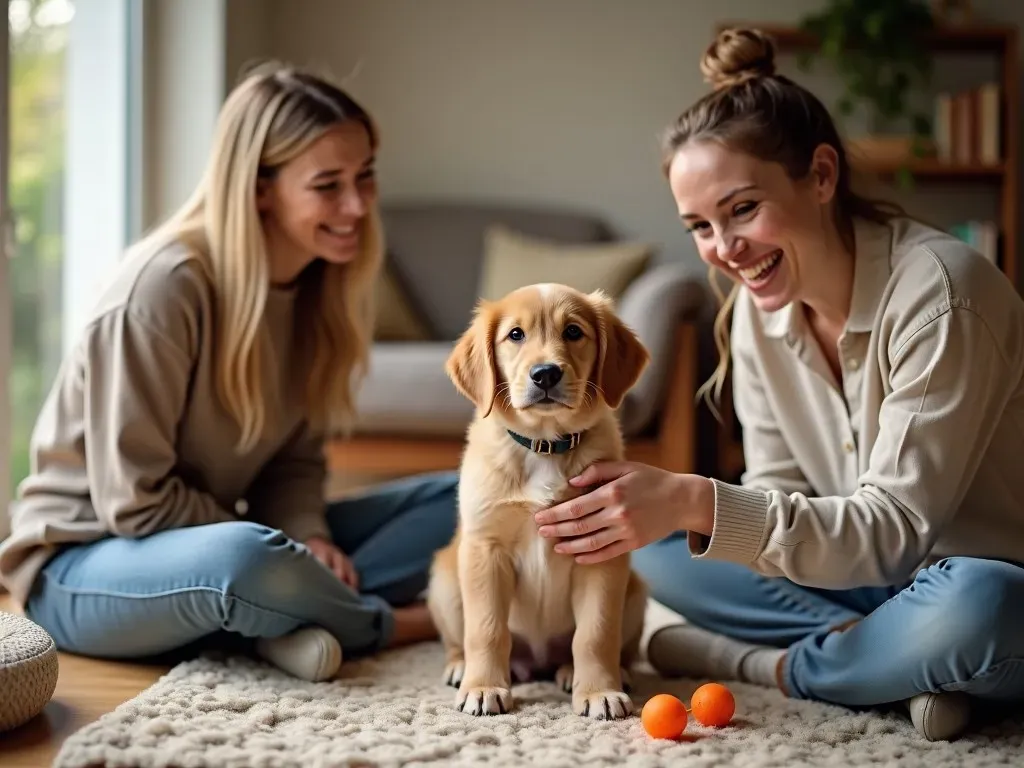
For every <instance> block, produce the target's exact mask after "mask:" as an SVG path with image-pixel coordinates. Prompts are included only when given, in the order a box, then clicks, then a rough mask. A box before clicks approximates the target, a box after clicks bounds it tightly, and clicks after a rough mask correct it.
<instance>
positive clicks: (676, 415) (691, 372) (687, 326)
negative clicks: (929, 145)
mask: <svg viewBox="0 0 1024 768" xmlns="http://www.w3.org/2000/svg"><path fill="white" fill-rule="evenodd" d="M697 340H698V337H697V326H696V324H695V323H693V322H683V323H680V325H679V326H678V328H677V329H676V338H675V344H674V345H673V349H674V350H675V352H674V354H673V357H672V368H671V373H670V375H669V379H668V388H667V391H666V393H665V405H664V407H663V409H662V414H661V420H660V424H659V427H658V438H657V440H658V465H659V466H660V467H661V468H662V469H667V470H668V471H670V472H683V473H689V472H694V471H696V468H697V461H696V455H697V445H696V443H697V427H696V424H697V404H696V401H695V400H696V396H697V366H698V350H697Z"/></svg>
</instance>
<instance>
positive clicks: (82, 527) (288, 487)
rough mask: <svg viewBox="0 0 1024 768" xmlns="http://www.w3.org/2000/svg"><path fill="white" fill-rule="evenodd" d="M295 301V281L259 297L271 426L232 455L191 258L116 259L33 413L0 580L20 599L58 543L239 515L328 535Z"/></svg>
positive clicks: (208, 316) (202, 288)
mask: <svg viewBox="0 0 1024 768" xmlns="http://www.w3.org/2000/svg"><path fill="white" fill-rule="evenodd" d="M294 300H295V296H294V291H293V290H280V289H275V290H272V291H271V294H270V296H269V298H268V303H267V310H266V322H267V326H268V327H269V328H270V331H271V333H270V339H271V341H270V345H269V346H270V347H271V349H270V350H269V351H270V354H267V355H265V356H264V358H263V359H264V365H265V373H264V375H263V383H264V386H265V392H266V396H267V398H268V399H267V402H268V409H267V413H268V417H269V425H268V430H267V432H266V434H264V435H263V437H262V439H261V440H260V442H259V443H258V444H257V445H256V447H255V448H254V449H252V450H251V451H248V452H246V453H244V454H239V453H237V452H236V451H235V444H236V443H237V440H238V436H239V430H238V428H237V427H236V426H235V424H234V422H233V421H232V419H231V417H230V416H229V414H228V413H227V412H226V411H225V410H224V409H222V408H221V406H220V403H219V401H218V399H217V397H216V392H215V388H214V382H215V380H216V379H215V377H216V369H215V366H214V362H215V360H214V349H213V342H214V336H213V308H214V304H213V296H212V287H211V286H210V284H209V283H208V281H207V279H206V278H205V276H204V273H203V271H202V269H201V267H200V264H199V262H198V261H197V260H196V258H194V257H193V256H191V255H190V254H189V253H187V252H186V251H185V250H184V249H182V248H168V249H165V250H163V251H161V252H159V253H157V254H155V255H151V256H137V257H133V258H129V259H125V261H124V262H122V264H121V265H120V266H119V270H118V273H117V275H116V276H115V279H114V280H113V282H112V284H111V286H110V287H109V288H108V289H107V290H106V291H105V293H104V294H103V295H102V296H100V297H99V301H98V303H97V305H96V308H95V310H94V312H93V314H92V316H91V318H90V319H89V321H88V323H87V325H86V327H85V329H84V331H83V333H82V334H81V336H80V338H79V339H78V341H77V343H76V344H75V346H74V347H73V349H72V350H71V352H70V354H69V355H68V357H67V358H66V360H65V361H64V364H63V366H62V367H61V369H60V371H59V373H58V375H57V379H56V381H55V383H54V385H53V389H52V391H51V393H50V395H49V397H48V399H47V400H46V402H45V404H44V405H43V408H42V411H41V413H40V415H39V419H38V422H37V424H36V428H35V432H34V434H33V439H32V459H33V467H32V473H31V475H30V476H29V477H28V478H27V479H26V480H25V481H24V482H23V483H22V485H21V487H20V489H19V494H18V495H19V498H18V500H16V502H15V503H14V504H12V508H11V522H12V533H11V535H10V537H9V538H8V539H7V540H6V541H4V542H3V544H2V545H0V582H2V583H3V584H4V586H6V587H7V589H8V590H9V591H10V592H11V594H12V596H13V597H14V598H15V599H16V600H17V601H18V602H19V603H22V604H23V603H24V601H25V600H26V598H27V596H28V594H29V591H30V589H31V587H32V584H33V581H34V579H35V578H36V576H37V574H38V572H39V570H40V568H41V567H42V566H43V565H44V563H45V562H46V561H47V560H48V559H49V558H50V557H51V556H52V555H53V554H54V553H55V552H56V551H57V549H58V547H60V546H61V545H65V544H74V543H80V542H88V541H95V540H97V539H101V538H103V537H107V536H125V537H129V538H135V537H140V536H146V535H148V534H152V533H155V532H157V531H161V530H165V529H169V528H178V527H182V526H194V525H203V524H206V523H217V522H222V521H229V520H239V519H243V518H242V517H241V515H242V514H244V519H247V520H252V521H256V522H261V523H265V524H267V525H270V526H272V527H275V528H280V529H282V530H284V531H285V532H286V533H287V534H289V535H290V536H292V537H293V538H296V539H299V540H303V539H305V538H306V537H308V536H310V535H312V534H321V535H325V534H326V533H327V528H326V521H325V518H324V503H323V482H324V474H325V467H324V459H323V453H322V441H321V440H320V439H319V438H318V436H316V435H313V434H310V433H309V431H308V430H307V429H306V428H305V420H304V418H303V413H302V410H301V403H300V396H301V392H300V390H299V388H298V387H295V386H291V384H290V380H289V378H288V376H289V373H290V372H291V371H292V368H293V366H292V363H291V361H290V360H289V352H290V350H291V349H292V347H293V345H292V344H291V341H292V332H293V306H292V305H293V302H294ZM240 502H244V504H240ZM246 506H247V510H246Z"/></svg>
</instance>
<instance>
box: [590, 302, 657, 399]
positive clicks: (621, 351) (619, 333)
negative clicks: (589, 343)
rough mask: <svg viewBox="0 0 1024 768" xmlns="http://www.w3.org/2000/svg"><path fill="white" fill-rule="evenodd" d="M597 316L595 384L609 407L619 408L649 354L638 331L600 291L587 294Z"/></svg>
mask: <svg viewBox="0 0 1024 768" xmlns="http://www.w3.org/2000/svg"><path fill="white" fill-rule="evenodd" d="M590 300H591V302H593V305H594V308H595V310H596V311H597V317H598V331H597V337H598V355H597V365H596V371H597V376H596V378H597V382H596V384H597V386H598V387H599V388H600V389H599V392H600V394H601V396H602V397H603V398H604V401H605V402H606V403H608V406H609V407H610V408H613V409H614V408H618V407H619V406H620V405H621V404H622V400H623V398H624V397H625V396H626V393H627V392H629V390H630V389H632V388H633V385H634V384H636V382H637V380H639V378H640V375H641V374H642V373H643V372H644V369H645V368H647V364H648V363H649V362H650V359H651V355H650V353H649V352H648V351H647V347H645V346H644V345H643V343H642V342H641V341H640V339H639V338H638V337H637V335H636V334H635V333H634V332H633V330H632V329H631V328H629V327H628V326H627V325H626V324H625V323H623V322H622V320H620V319H619V316H618V315H617V314H616V313H615V308H614V305H613V304H612V300H611V299H610V298H609V297H608V296H607V295H606V294H605V293H603V292H602V291H595V292H594V293H591V294H590Z"/></svg>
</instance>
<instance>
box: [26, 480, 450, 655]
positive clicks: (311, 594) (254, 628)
mask: <svg viewBox="0 0 1024 768" xmlns="http://www.w3.org/2000/svg"><path fill="white" fill-rule="evenodd" d="M456 489H457V480H456V475H455V474H454V473H438V474H429V475H423V476H419V477H414V478H406V479H402V480H398V481H395V482H391V483H386V484H383V485H381V486H380V487H377V488H374V489H372V490H370V491H368V492H365V493H363V494H361V495H358V496H355V497H353V498H346V499H344V500H342V501H338V502H334V503H331V504H328V505H327V511H326V515H327V522H328V526H329V527H330V530H331V535H332V538H333V539H334V543H335V544H336V545H337V546H338V547H339V548H340V549H341V550H342V551H343V552H345V553H346V554H347V555H348V556H349V558H350V559H351V560H352V562H353V564H354V565H355V567H356V570H357V571H358V573H359V591H360V593H359V594H357V593H356V592H355V591H353V590H352V589H350V588H349V587H348V586H346V585H345V584H344V583H342V582H341V581H340V580H339V579H338V578H337V577H336V576H335V575H334V574H333V573H332V572H331V571H330V570H328V569H327V568H326V567H324V566H323V565H322V564H321V563H320V562H319V561H318V560H317V559H316V558H314V557H313V555H312V554H311V553H310V552H309V550H308V549H307V548H306V547H305V546H304V545H303V544H300V543H298V542H296V541H294V540H292V539H290V538H288V537H287V536H285V535H284V534H283V533H281V532H280V531H278V530H276V529H273V528H268V527H266V526H263V525H259V524H257V523H253V522H246V521H239V522H229V523H217V524H211V525H202V526H195V527H189V528H177V529H172V530H167V531H161V532H159V533H156V534H153V535H151V536H148V537H145V538H141V539H127V538H108V539H103V540H100V541H97V542H93V543H89V544H82V545H76V546H72V547H70V548H67V549H64V550H62V551H61V552H60V553H59V554H57V555H56V556H55V557H54V558H53V559H52V560H50V561H49V562H48V563H47V565H46V566H45V568H44V569H43V570H42V572H41V573H40V576H39V578H38V579H37V581H36V583H35V585H34V588H33V591H32V594H31V595H30V598H29V600H28V604H27V606H26V613H27V615H28V616H30V617H31V618H32V620H34V621H35V622H36V623H38V624H40V625H41V626H42V627H44V628H45V629H46V630H47V631H48V632H49V633H50V634H51V635H52V636H53V638H54V642H55V643H56V644H57V647H58V648H60V649H62V650H66V651H71V652H73V653H79V654H82V655H87V656H97V657H104V658H120V659H125V658H139V657H146V656H155V655H159V654H162V653H167V652H170V651H174V650H177V649H180V648H182V647H184V646H189V645H192V644H194V643H196V642H199V641H201V640H203V639H205V638H208V637H210V636H212V635H219V634H221V633H224V632H227V633H236V634H237V635H242V636H244V637H246V638H257V637H275V636H278V635H283V634H287V633H288V632H291V631H293V630H295V629H297V628H299V627H301V626H304V625H318V626H321V627H323V628H325V629H327V630H328V631H329V632H331V633H332V634H333V635H334V636H335V637H337V638H338V641H339V642H340V643H341V645H342V648H343V650H344V652H345V653H346V655H350V654H351V655H360V654H365V653H372V652H374V651H376V650H379V649H380V648H382V647H384V646H386V645H387V643H388V641H389V639H390V637H391V634H392V630H393V627H394V619H393V614H392V606H399V605H403V604H408V603H411V602H413V601H415V600H416V599H417V598H418V597H419V595H420V593H421V592H422V591H423V589H424V588H425V587H426V584H427V576H428V572H429V568H430V562H431V559H432V556H433V553H434V552H435V551H436V550H437V549H440V548H441V547H443V546H445V545H446V544H447V543H448V542H449V541H450V539H451V537H452V535H453V533H454V531H455V522H456V519H457V514H456V504H455V494H456Z"/></svg>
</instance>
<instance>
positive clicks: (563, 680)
mask: <svg viewBox="0 0 1024 768" xmlns="http://www.w3.org/2000/svg"><path fill="white" fill-rule="evenodd" d="M572 671H573V666H572V664H563V665H562V666H560V667H559V668H558V671H557V672H555V685H557V686H558V687H559V688H561V689H562V690H563V691H565V693H572Z"/></svg>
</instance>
